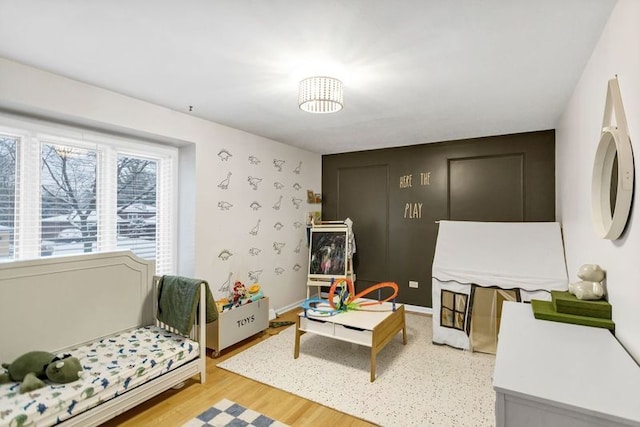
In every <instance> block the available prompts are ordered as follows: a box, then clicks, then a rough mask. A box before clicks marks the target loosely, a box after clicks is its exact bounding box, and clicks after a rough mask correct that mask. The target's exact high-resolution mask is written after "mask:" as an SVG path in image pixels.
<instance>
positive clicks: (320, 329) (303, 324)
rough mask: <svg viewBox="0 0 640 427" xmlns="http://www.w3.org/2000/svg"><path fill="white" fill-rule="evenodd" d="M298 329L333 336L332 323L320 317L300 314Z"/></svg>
mask: <svg viewBox="0 0 640 427" xmlns="http://www.w3.org/2000/svg"><path fill="white" fill-rule="evenodd" d="M300 329H302V330H303V331H307V332H313V333H314V334H319V335H329V336H333V331H334V324H333V323H332V322H327V321H326V320H322V319H316V318H312V317H303V316H300Z"/></svg>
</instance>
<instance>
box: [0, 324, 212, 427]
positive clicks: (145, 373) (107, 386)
mask: <svg viewBox="0 0 640 427" xmlns="http://www.w3.org/2000/svg"><path fill="white" fill-rule="evenodd" d="M65 353H69V354H71V355H72V356H75V357H77V358H79V359H80V361H81V363H82V366H83V367H84V374H83V377H82V378H81V379H80V380H78V381H75V382H72V383H69V384H50V385H47V386H46V387H44V388H41V389H38V390H34V391H32V392H30V393H24V394H20V393H19V391H18V390H19V384H18V383H10V384H3V385H0V426H1V427H4V426H11V427H13V426H23V425H24V426H26V425H38V426H50V425H54V424H56V423H58V422H60V421H64V420H65V419H67V418H71V417H72V416H74V415H75V414H79V413H81V412H83V411H86V410H87V409H89V408H91V407H94V406H97V405H99V404H100V403H101V402H104V401H107V400H109V399H111V398H113V397H116V396H118V395H121V394H123V393H125V392H126V391H127V390H129V389H132V388H135V387H136V386H138V385H140V384H143V383H145V382H147V381H149V380H151V379H153V378H156V377H159V376H160V375H162V374H164V373H166V372H168V371H170V370H171V369H174V368H176V367H178V366H181V365H184V364H185V363H187V362H188V361H190V360H192V359H195V358H196V357H198V354H199V344H198V343H197V342H195V341H192V340H189V339H188V338H185V337H182V336H180V335H177V334H173V333H170V332H167V331H165V330H164V329H162V328H158V327H155V326H147V327H139V328H135V329H132V330H129V331H126V332H121V333H119V334H116V335H112V336H109V337H106V338H101V339H99V340H96V341H95V342H92V343H89V344H85V345H81V346H78V347H77V348H75V349H70V350H68V351H65ZM0 369H1V368H0Z"/></svg>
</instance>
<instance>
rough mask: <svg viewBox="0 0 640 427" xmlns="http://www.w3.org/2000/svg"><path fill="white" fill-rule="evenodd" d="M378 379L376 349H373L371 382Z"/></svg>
mask: <svg viewBox="0 0 640 427" xmlns="http://www.w3.org/2000/svg"><path fill="white" fill-rule="evenodd" d="M375 379H376V349H375V348H373V347H371V382H374V381H375Z"/></svg>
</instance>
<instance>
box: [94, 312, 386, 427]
mask: <svg viewBox="0 0 640 427" xmlns="http://www.w3.org/2000/svg"><path fill="white" fill-rule="evenodd" d="M298 311H299V310H298V309H296V310H292V311H289V312H287V313H284V314H281V315H280V316H279V317H278V318H277V319H276V320H277V321H288V320H290V321H294V320H295V316H296V314H297V312H298ZM286 327H295V326H284V327H280V328H275V329H274V328H269V329H267V331H266V332H264V333H262V334H258V335H256V336H254V337H252V338H249V339H247V340H245V341H242V342H240V343H238V344H236V345H235V346H232V347H230V348H227V349H225V350H224V351H222V354H221V355H220V356H219V357H218V358H216V359H213V358H211V357H208V358H207V381H206V383H205V384H200V383H198V381H197V380H195V379H192V380H189V381H188V382H187V383H186V384H185V386H184V387H183V388H181V389H179V390H168V391H166V392H164V393H162V394H160V395H159V396H156V397H155V398H153V399H151V400H148V401H147V402H145V403H143V404H141V405H139V406H137V407H135V408H133V409H131V410H129V411H128V412H125V413H124V414H122V415H119V416H118V417H116V418H114V419H112V420H110V421H108V422H106V423H105V424H103V426H131V427H133V426H136V427H137V426H147V425H149V426H180V425H182V424H184V423H186V422H187V421H189V420H190V419H191V418H193V417H195V416H197V415H198V414H200V413H202V412H203V411H205V410H206V409H207V408H209V407H210V406H212V405H213V404H214V403H216V402H218V401H219V400H222V399H225V398H226V399H229V400H232V401H234V402H236V403H239V404H240V405H243V406H244V407H246V408H250V409H253V410H255V411H258V412H260V413H263V414H265V415H267V416H269V417H271V418H273V419H276V420H278V421H280V422H283V423H285V424H289V425H291V426H294V427H295V426H334V425H335V426H338V425H339V426H345V427H370V426H373V425H374V424H370V423H368V422H366V421H363V420H361V419H359V418H355V417H352V416H350V415H347V414H344V413H342V412H338V411H336V410H333V409H331V408H327V407H325V406H322V405H319V404H317V403H314V402H312V401H310V400H307V399H304V398H301V397H298V396H296V395H293V394H291V393H287V392H285V391H282V390H278V389H276V388H273V387H269V386H267V385H264V384H262V383H259V382H257V381H253V380H250V379H248V378H245V377H243V376H241V375H237V374H234V373H231V372H229V371H225V370H224V369H220V368H218V367H217V366H216V364H217V363H219V362H221V361H223V360H225V359H227V358H229V357H231V356H233V355H235V354H237V353H239V352H241V351H243V350H246V349H247V348H249V347H251V346H253V345H255V344H257V343H258V342H260V341H262V340H265V339H268V338H269V337H270V336H272V335H275V334H277V333H279V332H280V331H282V330H284V329H285V328H286ZM291 351H292V352H293V342H292V343H291ZM209 356H210V354H209ZM247 369H251V367H250V366H248V367H247ZM283 375H286V372H283Z"/></svg>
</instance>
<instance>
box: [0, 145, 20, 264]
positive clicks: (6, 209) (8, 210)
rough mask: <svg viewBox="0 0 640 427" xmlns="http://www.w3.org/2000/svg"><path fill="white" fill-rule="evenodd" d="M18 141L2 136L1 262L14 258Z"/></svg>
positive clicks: (0, 156) (0, 152) (0, 168)
mask: <svg viewBox="0 0 640 427" xmlns="http://www.w3.org/2000/svg"><path fill="white" fill-rule="evenodd" d="M17 146H18V139H17V138H15V137H12V136H9V135H2V134H0V171H2V174H1V175H0V260H6V259H11V258H12V256H13V228H14V221H15V210H16V152H17V151H16V149H17Z"/></svg>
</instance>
